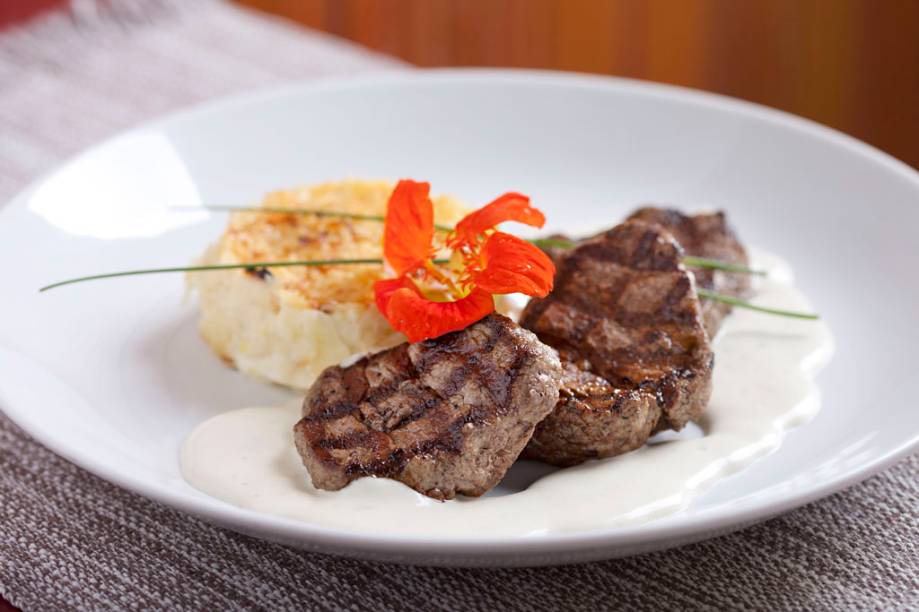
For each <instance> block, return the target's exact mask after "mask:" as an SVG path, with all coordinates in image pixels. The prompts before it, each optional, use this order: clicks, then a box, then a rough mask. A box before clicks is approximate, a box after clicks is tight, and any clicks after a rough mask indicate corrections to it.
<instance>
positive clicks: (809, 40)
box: [237, 0, 919, 167]
mask: <svg viewBox="0 0 919 612" xmlns="http://www.w3.org/2000/svg"><path fill="white" fill-rule="evenodd" d="M237 1H238V2H240V3H242V4H246V5H249V6H252V7H255V8H258V9H261V10H264V11H268V12H272V13H275V14H279V15H284V16H287V17H289V18H291V19H294V20H296V21H299V22H300V23H303V24H305V25H307V26H310V27H313V28H317V29H321V30H324V31H326V32H330V33H332V34H336V35H339V36H343V37H345V38H349V39H351V40H354V41H356V42H358V43H360V44H363V45H366V46H368V47H371V48H373V49H377V50H380V51H383V52H385V53H389V54H392V55H395V56H398V57H401V58H403V59H405V60H407V61H409V62H412V63H414V64H417V65H419V66H514V67H532V68H553V69H560V70H578V71H584V72H596V73H602V74H613V75H619V76H627V77H634V78H641V79H649V80H654V81H661V82H664V83H673V84H677V85H685V86H688V87H695V88H699V89H706V90H709V91H715V92H719V93H724V94H727V95H731V96H737V97H739V98H744V99H747V100H752V101H754V102H759V103H762V104H767V105H769V106H774V107H776V108H781V109H783V110H787V111H790V112H793V113H796V114H799V115H803V116H805V117H809V118H811V119H814V120H816V121H819V122H821V123H825V124H827V125H830V126H833V127H835V128H838V129H841V130H843V131H845V132H848V133H850V134H853V135H855V136H856V137H858V138H861V139H863V140H866V141H868V142H870V143H872V144H874V145H876V146H878V147H880V148H882V149H884V150H886V151H889V152H890V153H892V154H893V155H895V156H896V157H899V158H900V159H903V160H904V161H906V162H908V163H910V164H912V165H913V166H915V167H919V0H237Z"/></svg>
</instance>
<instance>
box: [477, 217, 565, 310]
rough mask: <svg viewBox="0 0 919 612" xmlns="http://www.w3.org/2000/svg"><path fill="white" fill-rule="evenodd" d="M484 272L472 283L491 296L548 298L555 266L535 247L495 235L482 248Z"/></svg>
mask: <svg viewBox="0 0 919 612" xmlns="http://www.w3.org/2000/svg"><path fill="white" fill-rule="evenodd" d="M482 260H483V262H484V265H483V268H482V271H481V272H479V273H478V274H476V275H474V276H473V277H472V279H471V280H472V282H473V283H474V284H475V285H476V286H477V287H479V288H480V289H484V290H485V291H487V292H488V293H492V294H494V293H525V294H526V295H532V296H537V297H545V296H546V295H548V294H549V292H550V291H552V284H553V282H554V280H555V264H553V263H552V260H551V259H549V257H548V256H547V255H546V254H545V253H543V252H542V251H541V250H539V249H538V248H537V247H535V246H534V245H533V244H531V243H529V242H527V241H526V240H523V239H521V238H518V237H517V236H512V235H510V234H505V233H504V232H495V233H494V234H492V235H491V236H489V238H488V242H486V243H485V246H484V247H483V248H482Z"/></svg>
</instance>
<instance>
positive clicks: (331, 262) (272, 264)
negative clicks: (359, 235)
mask: <svg viewBox="0 0 919 612" xmlns="http://www.w3.org/2000/svg"><path fill="white" fill-rule="evenodd" d="M448 261H449V260H448V259H435V260H434V263H436V264H445V263H447V262H448ZM355 264H358V265H360V264H376V265H382V264H383V260H382V259H379V258H376V259H309V260H292V261H253V262H251V263H238V264H212V265H208V266H177V267H174V268H146V269H142V270H126V271H123V272H109V273H107V274H93V275H91V276H81V277H79V278H70V279H67V280H63V281H59V282H56V283H52V284H50V285H45V286H44V287H42V288H41V289H39V292H43V291H48V290H49V289H55V288H57V287H63V286H64V285H73V284H76V283H83V282H86V281H93V280H101V279H104V278H118V277H121V276H140V275H142V274H165V273H170V272H210V271H213V270H245V269H250V268H251V269H253V270H256V269H258V268H287V267H292V266H337V265H355Z"/></svg>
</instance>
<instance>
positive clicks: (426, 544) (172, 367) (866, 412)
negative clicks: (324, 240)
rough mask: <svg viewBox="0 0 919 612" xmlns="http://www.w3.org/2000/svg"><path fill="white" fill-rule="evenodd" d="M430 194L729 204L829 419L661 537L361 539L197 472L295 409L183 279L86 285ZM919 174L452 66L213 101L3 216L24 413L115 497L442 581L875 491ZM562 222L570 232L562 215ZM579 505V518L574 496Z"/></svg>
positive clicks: (751, 124) (0, 228)
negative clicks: (227, 430)
mask: <svg viewBox="0 0 919 612" xmlns="http://www.w3.org/2000/svg"><path fill="white" fill-rule="evenodd" d="M348 175H353V176H360V177H401V176H411V177H415V178H418V179H424V180H429V181H431V182H432V183H433V187H434V190H435V191H439V192H440V191H443V192H449V193H454V194H456V195H458V196H460V197H461V198H463V199H465V200H467V201H469V202H484V201H487V199H488V198H490V197H493V196H494V195H495V194H497V193H500V192H503V191H506V190H509V189H516V190H521V191H524V192H526V193H528V194H530V195H531V196H532V197H533V198H534V200H535V202H537V203H538V205H539V206H540V207H542V208H543V209H544V210H545V211H546V212H547V214H548V216H549V218H550V220H555V225H556V227H558V228H572V227H584V226H603V225H609V224H611V223H612V222H614V221H615V220H616V219H618V218H620V217H621V216H622V215H624V214H625V213H626V212H627V211H628V210H629V209H630V208H631V207H632V206H633V205H634V204H636V203H639V202H646V201H653V202H659V203H676V204H679V205H680V206H682V207H685V208H689V209H692V208H702V207H719V208H724V209H725V210H727V211H728V212H729V214H730V216H731V217H732V219H733V221H734V223H735V225H736V226H737V227H739V228H740V230H741V232H742V234H743V236H744V238H745V239H746V240H747V241H749V242H750V243H752V244H757V245H760V246H762V247H765V248H767V249H769V250H771V251H774V252H777V253H780V254H782V255H783V256H784V257H785V258H787V259H788V260H790V261H791V262H792V263H793V264H794V266H795V268H796V271H797V284H798V286H800V287H802V288H803V289H804V290H805V291H806V293H807V294H808V295H809V296H810V297H811V298H813V299H814V301H815V303H816V304H817V306H818V309H819V310H820V311H821V312H822V314H823V315H824V316H825V318H826V319H827V321H828V323H829V325H830V327H831V328H832V329H833V331H834V333H835V335H836V340H837V352H836V355H835V357H834V359H833V361H832V362H831V363H830V365H829V366H828V367H827V368H826V370H824V371H823V372H822V373H821V375H820V377H819V381H820V386H821V389H822V392H823V397H824V408H823V410H822V412H821V413H820V415H819V416H818V417H817V418H816V419H815V420H814V421H812V422H811V423H809V424H808V425H806V426H804V427H802V428H800V429H798V430H796V431H794V432H792V433H791V434H790V435H789V436H788V438H787V439H786V440H785V443H784V445H783V446H782V447H781V449H780V450H779V451H778V452H776V453H774V454H773V455H771V456H769V457H767V458H765V459H763V460H761V461H759V462H758V463H756V464H755V465H754V466H753V467H751V468H749V469H747V470H745V471H744V472H743V473H742V475H741V476H739V477H738V476H735V477H731V478H728V479H726V480H724V481H722V482H721V483H720V484H719V485H717V486H716V487H715V488H713V489H712V490H710V491H709V492H708V493H706V494H704V495H703V496H701V497H699V498H697V499H696V500H695V501H694V502H693V503H692V504H691V506H690V507H689V508H688V509H687V510H685V511H684V512H682V513H680V514H678V515H674V516H671V517H668V518H664V519H659V520H656V521H653V522H651V523H648V524H645V525H641V526H638V527H629V528H622V529H615V530H605V531H600V530H592V531H586V532H574V533H548V534H541V535H534V536H529V537H524V538H520V537H516V538H510V537H505V538H502V537H489V538H481V537H476V536H474V535H473V536H469V537H464V538H462V539H457V538H456V537H451V534H444V535H443V537H437V538H424V539H421V538H408V537H402V536H399V537H395V536H388V535H387V533H386V529H385V525H381V526H380V530H379V531H375V532H372V533H366V532H362V533H357V532H351V531H343V530H339V529H331V528H327V527H322V526H318V525H311V524H305V523H298V522H294V521H290V520H285V519H282V518H277V517H272V516H264V515H259V514H256V513H253V512H249V511H246V510H242V509H239V508H236V507H234V506H231V505H228V504H226V503H224V502H221V501H219V500H216V499H213V498H210V497H208V496H206V495H204V494H202V493H199V492H198V491H196V490H194V489H193V488H191V487H190V486H189V485H187V484H186V483H185V481H184V480H183V479H182V477H181V475H180V473H179V466H178V450H179V445H180V443H181V441H182V440H183V438H184V436H185V435H186V434H187V433H188V432H189V431H190V430H191V428H192V427H193V426H194V425H195V424H196V423H198V422H200V421H202V420H204V419H205V418H206V417H208V416H210V415H212V414H215V413H217V412H220V411H223V410H226V409H228V408H233V407H238V406H244V405H249V404H258V403H266V402H271V401H273V400H275V399H278V398H279V397H280V396H282V395H283V394H282V393H281V392H280V391H278V390H276V389H272V388H269V387H266V386H264V385H261V384H258V383H255V382H252V381H249V380H246V379H245V378H244V377H243V376H242V375H240V374H238V373H235V372H233V371H231V370H229V369H228V368H226V367H225V366H223V364H222V363H221V362H220V361H219V360H218V359H216V358H215V357H214V356H213V355H212V354H210V352H209V351H208V350H207V348H206V347H205V346H204V345H203V343H202V342H201V341H200V340H199V339H198V336H197V334H196V331H195V327H194V317H195V315H194V306H193V305H187V304H186V305H183V304H182V303H181V298H182V293H183V287H182V279H181V277H180V276H178V275H173V276H169V275H167V276H155V277H142V278H134V279H121V280H114V281H106V282H100V283H94V284H86V285H78V286H73V287H70V288H67V289H61V290H59V291H55V292H50V293H47V294H42V295H39V294H38V293H37V292H36V289H37V288H38V287H39V286H40V285H42V284H44V283H46V282H51V281H54V280H58V279H61V278H66V277H69V276H76V275H81V274H85V273H92V272H99V271H108V270H116V269H123V268H128V267H153V266H162V265H168V264H179V265H181V264H183V263H185V262H188V261H189V260H190V259H192V258H193V257H195V256H196V255H198V254H199V253H200V251H201V250H202V248H203V247H204V245H206V244H207V243H208V242H209V241H210V240H212V239H213V238H214V237H215V236H216V235H217V234H218V233H219V232H220V230H221V228H222V226H223V223H224V221H225V217H223V216H222V215H209V214H207V213H200V214H199V213H194V214H187V213H175V212H174V211H169V210H167V207H169V206H176V205H192V204H198V203H201V202H204V203H212V204H213V203H220V204H227V203H229V204H244V203H247V202H252V201H256V200H258V199H259V198H260V197H261V195H262V194H264V193H265V192H266V191H269V190H272V189H276V188H280V187H286V186H294V185H299V184H303V183H310V182H316V181H322V180H327V179H330V178H339V177H344V176H348ZM917 204H919V175H917V173H916V172H914V171H913V170H911V169H910V168H908V167H907V166H905V165H903V164H901V163H899V162H897V161H895V160H893V159H892V158H890V157H888V156H886V155H884V154H883V153H880V152H878V151H876V150H874V149H872V148H870V147H868V146H866V145H864V144H861V143H859V142H857V141H855V140H853V139H851V138H848V137H846V136H843V135H841V134H838V133H836V132H833V131H831V130H828V129H825V128H822V127H820V126H817V125H815V124H813V123H810V122H807V121H804V120H801V119H797V118H794V117H791V116H789V115H786V114H783V113H779V112H776V111H771V110H767V109H764V108H760V107H756V106H753V105H749V104H745V103H742V102H737V101H734V100H729V99H725V98H721V97H717V96H712V95H707V94H702V93H697V92H692V91H687V90H682V89H676V88H672V87H665V86H660V85H652V84H647V83H638V82H632V81H622V80H615V79H607V78H597V77H587V76H576V75H562V74H550V73H528V72H501V71H442V72H429V73H412V74H405V75H395V76H385V77H375V78H363V79H360V80H349V81H337V82H327V83H323V84H319V85H315V84H310V85H303V86H296V87H291V88H288V89H284V90H281V91H274V92H269V93H264V94H258V95H255V96H248V97H243V98H237V99H232V100H228V101H224V102H220V103H216V104H209V105H206V106H203V107H200V108H197V109H194V110H191V111H188V112H185V113H181V114H178V115H175V116H172V117H170V118H167V119H165V120H163V121H159V122H156V123H153V124H150V125H147V126H145V127H141V128H138V129H136V130H133V131H131V132H128V133H126V134H124V135H122V136H119V137H117V138H114V139H112V140H110V141H108V142H106V143H104V144H102V145H100V146H98V147H96V148H93V149H91V150H90V151H88V152H86V153H84V154H83V155H80V156H78V157H77V158H75V159H74V160H72V161H71V162H69V163H67V164H65V165H64V166H63V167H62V168H60V169H59V170H57V171H56V172H54V173H52V174H51V175H50V176H48V177H46V178H44V179H43V180H41V181H38V182H37V183H36V184H34V185H33V186H32V187H30V188H29V189H27V190H26V191H25V192H24V193H23V194H21V195H20V196H19V197H18V198H17V199H16V200H15V201H14V202H13V203H12V204H11V205H9V206H8V207H7V209H6V210H5V211H4V212H3V214H2V216H0V256H2V258H3V260H4V261H5V262H6V269H5V271H4V283H3V287H4V288H3V306H2V308H3V317H2V321H0V405H2V407H3V410H4V411H5V412H6V413H7V414H8V415H9V416H10V417H11V418H12V419H13V420H15V421H16V422H17V423H18V424H19V425H20V426H22V427H23V428H24V429H25V430H26V431H28V432H29V433H30V434H32V435H33V436H34V437H35V438H36V439H38V440H39V441H40V442H42V443H43V444H45V445H46V446H48V447H49V448H51V449H53V450H54V451H56V452H57V453H59V454H61V455H62V456H64V457H66V458H68V459H70V460H71V461H73V462H75V463H77V464H78V465H81V466H83V467H85V468H86V469H88V470H90V471H92V472H94V473H96V474H98V475H100V476H102V477H103V478H106V479H108V480H110V481H112V482H114V483H117V484H119V485H121V486H124V487H126V488H129V489H131V490H134V491H137V492H139V493H141V494H143V495H146V496H147V497H150V498H151V499H155V500H157V501H160V502H163V503H167V504H170V505H172V506H175V507H177V508H180V509H182V510H185V511H187V512H190V513H193V514H196V515H199V516H201V517H204V518H206V519H208V520H212V521H214V522H217V523H220V524H223V525H226V526H228V527H231V528H234V529H238V530H241V531H245V532H248V533H251V534H255V535H258V536H261V537H265V538H270V539H273V540H278V541H282V542H287V543H291V544H295V545H298V546H301V547H305V548H311V549H315V550H322V551H326V552H332V553H339V554H349V555H355V556H361V557H367V558H375V559H386V560H400V561H406V562H417V563H442V564H507V565H511V564H535V563H558V562H565V561H573V560H587V559H596V558H603V557H612V556H620V555H626V554H632V553H636V552H640V551H646V550H651V549H658V548H664V547H668V546H674V545H677V544H681V543H685V542H689V541H693V540H698V539H701V538H704V537H709V536H711V535H714V534H717V533H722V532H725V531H729V530H731V529H736V528H738V527H740V526H743V525H745V524H749V523H751V522H753V521H758V520H762V519H763V518H766V517H768V516H771V515H774V514H776V513H779V512H782V511H785V510H788V509H790V508H793V507H796V506H799V505H801V504H803V503H806V502H808V501H810V500H813V499H817V498H819V497H821V496H824V495H827V494H829V493H831V492H833V491H837V490H839V489H841V488H843V487H845V486H848V485H850V484H852V483H854V482H856V481H858V480H860V479H862V478H865V477H866V476H868V475H869V474H872V473H874V472H876V471H878V470H880V469H882V468H884V467H885V466H887V465H890V464H891V463H892V462H894V461H895V460H896V459H897V458H899V457H902V456H904V455H905V454H906V453H907V452H909V450H910V449H912V448H915V447H916V446H917V443H919V410H917V409H916V408H917V406H916V402H915V399H914V397H913V395H912V393H911V387H912V384H914V383H915V381H916V376H915V374H914V368H915V366H914V353H913V349H914V348H915V347H916V346H919V308H917V306H916V304H917V303H919V281H917V275H916V269H917V266H919V247H917V241H916V239H915V231H916V229H917V228H919V206H917ZM559 220H562V222H560V221H559ZM559 503H564V500H559Z"/></svg>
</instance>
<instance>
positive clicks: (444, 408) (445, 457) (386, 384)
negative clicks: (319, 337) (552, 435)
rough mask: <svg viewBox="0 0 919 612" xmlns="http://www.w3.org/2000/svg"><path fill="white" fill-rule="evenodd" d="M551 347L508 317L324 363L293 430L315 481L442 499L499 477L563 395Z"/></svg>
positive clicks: (475, 490) (476, 491)
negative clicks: (372, 485) (368, 479)
mask: <svg viewBox="0 0 919 612" xmlns="http://www.w3.org/2000/svg"><path fill="white" fill-rule="evenodd" d="M560 373H561V366H560V364H559V360H558V357H557V356H556V355H555V353H554V352H553V351H552V350H551V349H549V348H548V347H546V346H545V345H543V344H542V343H540V342H539V341H538V340H537V339H536V337H535V336H534V335H533V334H532V333H530V332H528V331H526V330H524V329H522V328H520V327H519V326H517V325H516V324H515V323H513V322H512V321H511V320H510V319H507V318H506V317H503V316H501V315H489V316H488V317H486V318H484V319H482V320H481V321H479V322H478V323H476V324H474V325H471V326H470V327H468V328H466V329H465V330H462V331H459V332H454V333H451V334H447V335H445V336H442V337H440V338H436V339H434V340H428V341H425V342H419V343H415V344H402V345H399V346H397V347H395V348H392V349H389V350H387V351H383V352H380V353H376V354H374V355H371V356H369V357H365V358H363V359H361V360H360V361H358V362H357V363H355V364H354V365H351V366H349V367H339V366H335V367H331V368H328V369H327V370H325V371H324V372H323V373H322V374H321V375H320V377H319V379H318V380H317V381H316V383H315V384H314V385H313V387H312V388H311V389H310V391H309V393H308V394H307V396H306V400H305V401H304V404H303V418H302V419H301V420H300V422H298V423H297V424H296V426H295V427H294V438H295V442H296V445H297V450H298V451H299V453H300V455H301V457H302V458H303V463H304V465H305V466H306V468H307V469H308V470H309V473H310V476H311V477H312V481H313V485H314V486H316V487H317V488H320V489H329V490H337V489H340V488H342V487H344V486H345V485H347V484H348V483H349V482H351V481H352V480H354V479H356V478H361V477H364V476H381V477H386V478H393V479H395V480H399V481H401V482H403V483H405V484H406V485H408V486H410V487H412V488H413V489H415V490H416V491H418V492H420V493H423V494H425V495H428V496H430V497H434V498H437V499H451V498H453V497H454V496H456V495H458V494H461V495H470V496H478V495H481V494H483V493H484V492H486V491H487V490H489V489H490V488H492V487H493V486H495V484H497V483H498V482H499V481H500V480H501V478H502V477H503V476H504V474H505V472H506V471H507V469H508V468H509V467H510V466H511V464H512V463H513V462H514V461H515V460H516V458H517V456H518V455H519V454H520V451H521V450H522V449H523V447H524V445H525V444H526V443H527V441H528V440H529V439H530V436H531V435H532V433H533V429H534V428H535V427H536V424H537V423H538V422H539V421H541V420H542V419H543V418H544V417H545V416H546V415H547V414H548V413H549V412H550V411H551V410H552V408H553V407H554V406H555V404H556V402H557V401H558V384H559V377H560Z"/></svg>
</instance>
